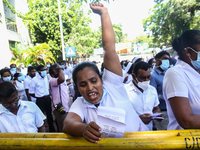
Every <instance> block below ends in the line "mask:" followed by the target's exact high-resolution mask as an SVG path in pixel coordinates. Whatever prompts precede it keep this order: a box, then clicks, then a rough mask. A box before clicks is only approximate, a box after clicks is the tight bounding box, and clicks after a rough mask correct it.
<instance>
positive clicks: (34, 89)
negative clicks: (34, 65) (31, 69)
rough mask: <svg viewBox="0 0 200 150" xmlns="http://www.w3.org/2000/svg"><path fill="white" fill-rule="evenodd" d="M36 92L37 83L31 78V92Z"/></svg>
mask: <svg viewBox="0 0 200 150" xmlns="http://www.w3.org/2000/svg"><path fill="white" fill-rule="evenodd" d="M35 92H36V83H35V81H34V80H31V83H30V87H29V93H30V94H35Z"/></svg>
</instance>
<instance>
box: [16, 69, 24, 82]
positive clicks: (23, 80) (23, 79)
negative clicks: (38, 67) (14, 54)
mask: <svg viewBox="0 0 200 150" xmlns="http://www.w3.org/2000/svg"><path fill="white" fill-rule="evenodd" d="M17 73H20V74H21V75H22V81H24V80H25V76H24V74H23V73H22V72H19V71H17Z"/></svg>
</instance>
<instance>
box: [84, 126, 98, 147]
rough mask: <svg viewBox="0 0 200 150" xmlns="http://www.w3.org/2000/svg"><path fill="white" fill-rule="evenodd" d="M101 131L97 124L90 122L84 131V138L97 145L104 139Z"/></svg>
mask: <svg viewBox="0 0 200 150" xmlns="http://www.w3.org/2000/svg"><path fill="white" fill-rule="evenodd" d="M99 131H101V128H100V127H99V126H98V125H97V124H96V123H95V122H90V123H89V124H88V125H87V126H86V127H85V129H84V131H83V137H84V138H85V139H86V140H87V141H89V142H92V143H97V142H98V141H100V140H101V137H102V134H101V133H100V132H99Z"/></svg>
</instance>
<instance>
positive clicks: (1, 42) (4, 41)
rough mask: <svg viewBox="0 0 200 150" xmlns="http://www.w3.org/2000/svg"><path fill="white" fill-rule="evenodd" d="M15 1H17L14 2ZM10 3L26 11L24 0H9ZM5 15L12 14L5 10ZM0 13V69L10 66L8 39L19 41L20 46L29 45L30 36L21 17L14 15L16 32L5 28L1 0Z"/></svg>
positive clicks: (1, 2) (1, 0) (0, 2)
mask: <svg viewBox="0 0 200 150" xmlns="http://www.w3.org/2000/svg"><path fill="white" fill-rule="evenodd" d="M15 1H17V2H15ZM9 2H10V3H11V4H14V3H15V4H14V5H15V8H16V10H20V11H21V12H22V13H26V12H28V4H27V1H26V0H9ZM5 12H6V16H7V17H9V16H12V19H13V14H12V13H11V12H9V10H8V11H5ZM0 13H1V21H2V23H0V33H1V36H0V52H1V54H0V69H1V68H4V67H6V66H7V67H9V66H10V60H11V56H12V54H11V51H10V49H9V40H10V41H17V42H19V43H21V46H22V47H23V46H25V45H29V44H30V38H29V34H28V29H27V28H26V27H25V25H24V24H23V21H22V19H21V18H19V17H17V16H16V15H15V20H16V23H17V31H18V33H17V32H14V31H11V30H7V29H6V20H5V13H4V7H3V0H0ZM9 18H10V17H9Z"/></svg>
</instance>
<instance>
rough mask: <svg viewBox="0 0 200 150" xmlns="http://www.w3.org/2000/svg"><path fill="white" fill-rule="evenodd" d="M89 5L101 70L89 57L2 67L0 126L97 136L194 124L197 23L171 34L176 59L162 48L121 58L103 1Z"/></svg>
mask: <svg viewBox="0 0 200 150" xmlns="http://www.w3.org/2000/svg"><path fill="white" fill-rule="evenodd" d="M90 7H91V9H92V11H93V12H94V13H96V14H99V15H100V17H101V23H102V44H103V47H104V61H103V63H102V65H101V70H99V69H98V67H97V66H96V62H88V61H86V62H82V63H79V64H78V63H77V61H74V62H73V64H71V63H69V62H66V61H62V62H60V63H55V64H50V63H47V64H46V66H44V65H37V66H35V67H34V66H31V65H30V66H28V69H26V67H25V66H24V64H21V67H20V68H17V67H16V65H15V64H11V65H10V68H3V69H1V71H0V74H1V79H0V102H1V104H0V132H21V133H24V132H65V133H68V134H70V135H73V136H78V137H84V138H85V139H86V140H88V141H90V142H93V143H97V142H98V141H100V140H101V138H102V137H122V136H123V134H124V132H137V131H152V130H167V129H168V130H179V129H198V128H200V121H199V120H200V119H199V118H200V111H199V107H198V104H199V103H200V92H199V91H198V89H199V88H200V80H199V77H200V74H199V73H200V72H199V69H200V31H199V30H188V31H185V32H184V33H183V34H182V35H181V36H180V37H177V38H175V39H174V41H173V43H172V46H173V49H174V50H175V51H177V53H178V55H179V57H178V60H176V59H175V58H173V57H172V56H171V55H170V54H169V53H168V52H167V51H161V52H159V53H157V54H156V55H155V57H153V58H151V59H149V60H148V61H147V62H145V61H144V60H143V59H142V58H137V57H134V58H133V59H132V60H131V61H129V60H124V61H121V62H120V61H119V58H118V55H117V53H116V51H115V35H114V31H113V27H112V23H111V20H110V17H109V13H108V10H107V8H105V7H104V6H103V5H102V4H99V3H96V4H90ZM45 120H47V122H46V124H48V127H49V128H48V130H47V129H46V128H45ZM54 121H55V123H54Z"/></svg>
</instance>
